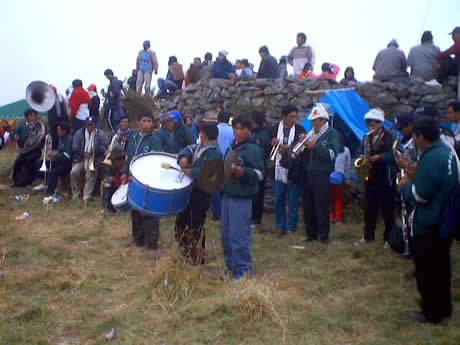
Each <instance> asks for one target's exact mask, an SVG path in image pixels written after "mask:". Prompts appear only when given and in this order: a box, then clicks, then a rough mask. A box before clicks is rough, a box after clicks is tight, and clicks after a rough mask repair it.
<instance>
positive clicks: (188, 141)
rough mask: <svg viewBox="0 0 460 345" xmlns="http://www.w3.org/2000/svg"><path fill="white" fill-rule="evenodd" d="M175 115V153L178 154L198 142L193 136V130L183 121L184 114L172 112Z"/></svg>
mask: <svg viewBox="0 0 460 345" xmlns="http://www.w3.org/2000/svg"><path fill="white" fill-rule="evenodd" d="M171 113H172V114H174V116H175V119H174V137H175V147H174V151H175V152H173V153H178V152H179V151H180V150H182V149H184V148H186V147H187V146H189V145H193V144H195V142H196V139H195V137H194V135H193V131H192V129H191V128H190V127H189V126H187V125H185V124H184V123H183V121H182V114H181V112H180V111H172V112H171Z"/></svg>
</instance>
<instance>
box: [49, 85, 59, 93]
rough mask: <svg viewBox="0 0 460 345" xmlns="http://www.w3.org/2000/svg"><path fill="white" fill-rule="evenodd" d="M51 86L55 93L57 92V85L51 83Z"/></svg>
mask: <svg viewBox="0 0 460 345" xmlns="http://www.w3.org/2000/svg"><path fill="white" fill-rule="evenodd" d="M49 87H50V88H51V89H53V91H54V92H55V93H57V89H56V86H54V85H52V84H50V85H49Z"/></svg>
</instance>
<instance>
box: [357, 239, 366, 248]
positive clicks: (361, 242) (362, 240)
mask: <svg viewBox="0 0 460 345" xmlns="http://www.w3.org/2000/svg"><path fill="white" fill-rule="evenodd" d="M366 243H367V241H366V240H365V239H364V238H362V239H360V240H359V241H358V242H355V246H357V247H359V246H362V245H363V244H366Z"/></svg>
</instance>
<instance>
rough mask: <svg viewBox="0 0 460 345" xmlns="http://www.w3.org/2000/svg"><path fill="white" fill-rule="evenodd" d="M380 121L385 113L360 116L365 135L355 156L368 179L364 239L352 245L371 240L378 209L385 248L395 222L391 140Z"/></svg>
mask: <svg viewBox="0 0 460 345" xmlns="http://www.w3.org/2000/svg"><path fill="white" fill-rule="evenodd" d="M384 118H385V113H384V112H383V111H382V110H381V109H378V108H375V109H371V110H370V111H369V112H368V113H367V114H366V115H365V116H364V119H365V120H366V124H367V126H368V128H369V133H367V135H366V136H365V137H364V139H363V141H362V142H361V145H360V147H359V149H358V152H357V156H360V157H362V159H363V162H364V165H363V167H361V169H365V171H368V179H367V181H363V182H364V184H365V199H366V209H365V213H364V237H363V238H362V239H361V240H359V241H358V242H356V243H355V244H356V245H360V244H363V243H366V242H372V241H374V240H375V228H376V226H377V216H378V213H379V209H380V207H382V209H383V220H384V223H385V231H384V233H383V241H384V242H385V245H386V242H387V237H388V234H389V232H390V231H391V229H392V227H393V225H394V222H395V216H394V197H395V188H394V185H395V181H396V165H395V157H394V155H393V150H392V148H393V143H394V141H395V137H394V135H393V134H392V133H391V132H390V131H389V130H387V129H385V128H384V127H383V122H384ZM355 164H356V163H355ZM366 165H367V166H366ZM363 171H364V170H363ZM364 179H365V178H364Z"/></svg>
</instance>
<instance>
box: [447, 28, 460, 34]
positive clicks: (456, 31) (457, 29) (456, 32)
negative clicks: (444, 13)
mask: <svg viewBox="0 0 460 345" xmlns="http://www.w3.org/2000/svg"><path fill="white" fill-rule="evenodd" d="M454 34H460V26H456V27H455V28H454V29H453V30H452V32H451V33H450V34H449V35H454Z"/></svg>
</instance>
